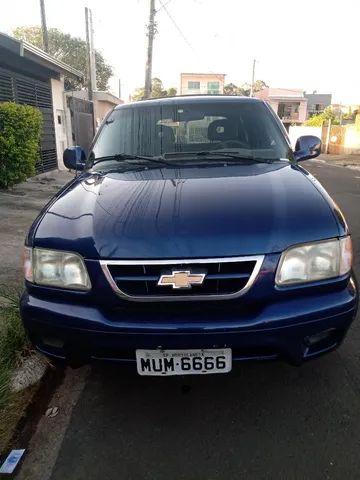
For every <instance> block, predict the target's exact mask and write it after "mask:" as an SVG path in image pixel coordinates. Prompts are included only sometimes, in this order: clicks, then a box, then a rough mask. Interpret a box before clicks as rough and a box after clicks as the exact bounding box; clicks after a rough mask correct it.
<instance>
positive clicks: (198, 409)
mask: <svg viewBox="0 0 360 480" xmlns="http://www.w3.org/2000/svg"><path fill="white" fill-rule="evenodd" d="M305 163H306V168H309V170H311V172H312V173H313V174H314V175H315V176H316V177H317V178H318V179H319V180H320V181H321V182H322V183H323V185H324V186H325V188H327V190H328V191H329V193H330V194H332V195H333V197H334V198H335V200H336V201H337V202H338V203H339V205H340V206H341V207H342V209H343V211H344V213H345V215H346V217H347V219H348V221H349V224H350V227H351V231H352V234H353V239H354V247H355V254H356V264H355V265H356V267H355V268H356V270H357V274H358V276H359V275H360V268H359V267H360V263H359V257H360V216H359V210H358V208H359V207H358V205H359V201H360V178H359V177H360V173H358V172H357V171H356V170H350V169H347V168H342V167H332V166H329V165H327V164H325V163H321V162H317V161H316V162H305ZM358 345H359V325H358V323H355V324H354V325H353V327H352V329H351V330H350V333H349V335H348V337H347V339H346V341H345V343H344V344H343V346H342V347H341V348H340V349H339V350H338V351H337V352H335V353H332V354H330V355H328V356H325V357H323V358H320V359H318V360H315V361H313V362H309V363H307V364H305V365H303V366H302V367H301V368H296V367H291V366H288V365H286V364H282V363H277V362H275V363H258V364H255V363H248V364H242V365H240V366H238V367H236V368H234V370H233V371H232V373H231V374H229V375H223V376H208V377H207V376H206V377H190V378H186V379H184V378H181V377H172V378H166V379H164V378H144V377H140V376H138V375H137V374H136V373H135V371H134V369H124V368H120V367H118V366H116V365H112V366H110V365H105V366H103V365H96V366H93V367H92V369H91V372H90V375H89V377H88V379H87V381H86V384H85V388H84V390H83V392H82V394H81V395H80V398H79V400H78V402H77V404H76V406H75V407H74V409H73V411H72V416H71V418H69V419H68V420H67V421H68V427H67V430H66V433H65V437H64V440H63V442H62V446H61V448H60V452H59V455H58V458H57V461H56V464H55V466H54V469H53V472H52V476H51V479H52V480H60V479H61V480H62V479H64V478H66V479H67V480H75V479H77V480H80V479H87V480H95V479H106V480H111V479H123V480H125V479H156V480H161V479H188V480H189V479H209V480H210V479H213V480H215V479H235V478H236V479H240V478H246V479H290V478H291V479H307V478H311V479H340V478H341V479H344V478H349V479H355V478H358V472H359V466H360V460H359V447H360V432H359V428H358V426H359V424H360V397H359V393H360V356H359V348H358ZM49 444H50V445H51V444H52V442H51V437H50V438H49ZM50 448H51V447H50ZM27 478H28V479H29V480H30V477H27ZM34 478H35V477H34ZM36 478H40V477H36Z"/></svg>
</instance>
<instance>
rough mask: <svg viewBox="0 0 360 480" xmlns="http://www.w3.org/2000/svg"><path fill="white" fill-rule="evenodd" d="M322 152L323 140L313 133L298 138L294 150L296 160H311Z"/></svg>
mask: <svg viewBox="0 0 360 480" xmlns="http://www.w3.org/2000/svg"><path fill="white" fill-rule="evenodd" d="M320 153H321V140H320V138H318V137H314V136H313V135H304V136H302V137H299V138H298V139H297V142H296V145H295V151H294V157H295V160H297V161H298V162H300V161H301V160H309V159H310V158H316V157H318V156H319V155H320Z"/></svg>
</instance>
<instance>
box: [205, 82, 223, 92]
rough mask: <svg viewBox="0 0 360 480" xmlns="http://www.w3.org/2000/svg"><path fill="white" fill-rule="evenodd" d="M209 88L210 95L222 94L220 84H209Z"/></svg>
mask: <svg viewBox="0 0 360 480" xmlns="http://www.w3.org/2000/svg"><path fill="white" fill-rule="evenodd" d="M207 88H208V93H209V94H210V95H217V94H219V93H220V82H208V84H207Z"/></svg>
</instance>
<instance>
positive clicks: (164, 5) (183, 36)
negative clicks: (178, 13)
mask: <svg viewBox="0 0 360 480" xmlns="http://www.w3.org/2000/svg"><path fill="white" fill-rule="evenodd" d="M159 2H160V4H161V8H163V9H164V11H165V12H166V15H167V16H168V17H169V19H170V20H171V21H172V23H173V25H174V27H175V28H176V30H177V31H178V32H179V33H180V35H181V37H182V38H183V40H184V42H185V43H186V44H187V46H188V47H189V48H191V50H192V51H193V52H194V53H195V54H196V55H197V52H196V51H195V49H194V47H193V46H192V45H191V43H190V42H189V40H188V39H187V38H186V37H185V35H184V33H183V31H182V30H181V28H180V27H179V25H178V24H177V23H176V22H175V20H174V18H173V17H172V15H171V14H170V12H169V10H168V9H167V8H166V5H167V4H168V3H169V2H170V0H169V1H168V2H166V3H165V4H164V3H163V2H162V1H161V0H159ZM160 10H161V9H160ZM158 11H159V10H158Z"/></svg>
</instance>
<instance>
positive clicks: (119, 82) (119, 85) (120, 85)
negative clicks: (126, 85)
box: [119, 78, 121, 98]
mask: <svg viewBox="0 0 360 480" xmlns="http://www.w3.org/2000/svg"><path fill="white" fill-rule="evenodd" d="M119 98H121V80H120V78H119Z"/></svg>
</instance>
